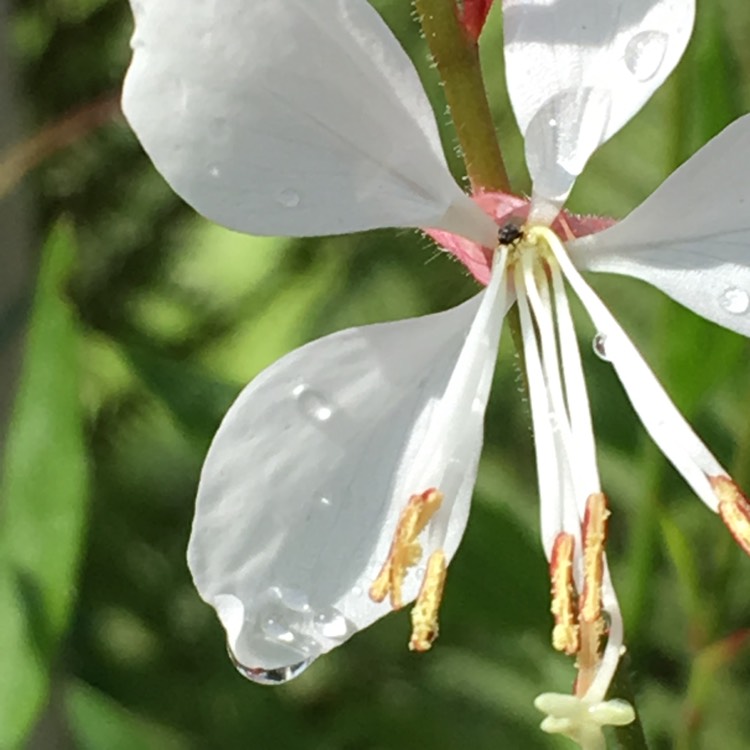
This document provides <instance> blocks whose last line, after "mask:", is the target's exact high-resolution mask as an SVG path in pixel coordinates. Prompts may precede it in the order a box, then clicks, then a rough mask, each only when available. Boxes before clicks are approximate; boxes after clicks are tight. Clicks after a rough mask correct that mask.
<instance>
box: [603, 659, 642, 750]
mask: <svg viewBox="0 0 750 750" xmlns="http://www.w3.org/2000/svg"><path fill="white" fill-rule="evenodd" d="M609 691H610V694H611V695H613V696H616V697H617V698H622V699H624V700H626V701H628V703H630V705H631V706H633V707H635V705H636V703H635V690H634V689H633V681H632V680H631V679H630V657H629V655H628V654H627V652H626V653H625V654H623V656H622V658H621V659H620V664H619V666H618V667H617V672H615V676H614V679H613V680H612V685H611V686H610V689H609ZM614 733H615V737H616V738H617V744H618V746H619V748H620V750H648V742H646V735H645V733H644V731H643V724H641V717H640V715H639V714H638V711H636V713H635V721H633V722H632V723H631V724H628V725H627V726H624V727H615V728H614Z"/></svg>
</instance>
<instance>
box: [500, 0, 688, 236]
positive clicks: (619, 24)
mask: <svg viewBox="0 0 750 750" xmlns="http://www.w3.org/2000/svg"><path fill="white" fill-rule="evenodd" d="M503 13H504V33H505V64H506V76H507V80H508V91H509V93H510V99H511V103H512V105H513V111H514V113H515V115H516V120H517V121H518V124H519V127H520V129H521V132H522V133H523V134H524V137H525V139H526V160H527V163H528V166H529V172H530V173H531V177H532V180H533V182H534V209H535V211H534V216H535V218H536V219H538V220H545V221H550V220H551V218H554V214H555V213H556V212H557V210H558V209H559V208H560V206H561V205H562V203H563V202H564V201H565V199H566V198H567V196H568V194H569V193H570V190H571V188H572V187H573V183H574V181H575V178H576V177H577V176H578V175H579V174H580V173H581V171H582V170H583V167H584V166H585V164H586V162H587V161H588V159H589V157H590V156H591V154H592V153H593V152H594V151H595V150H596V149H597V148H598V147H599V146H600V145H601V144H602V143H604V142H605V141H606V140H608V139H609V138H611V137H612V136H613V135H614V134H615V133H616V132H617V131H618V130H619V129H620V128H621V127H622V126H623V125H625V123H627V122H628V120H630V118H631V117H633V116H634V115H635V114H636V113H637V112H638V111H639V110H640V108H641V107H642V106H643V105H644V104H645V103H646V101H648V99H649V97H650V96H651V95H652V94H653V93H654V91H656V89H657V88H658V87H659V86H661V84H662V83H663V82H664V80H665V79H666V77H667V76H668V75H669V73H670V72H671V71H672V69H673V68H674V67H675V65H676V64H677V62H678V61H679V59H680V57H681V56H682V53H683V51H684V50H685V46H686V45H687V42H688V39H689V38H690V33H691V31H692V28H693V19H694V16H695V2H694V0H598V1H597V2H594V3H592V2H591V1H590V0H557V1H556V2H549V0H505V2H504V3H503Z"/></svg>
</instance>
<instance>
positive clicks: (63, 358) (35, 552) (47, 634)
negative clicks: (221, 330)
mask: <svg viewBox="0 0 750 750" xmlns="http://www.w3.org/2000/svg"><path fill="white" fill-rule="evenodd" d="M74 252H75V240H74V236H73V232H72V230H71V229H70V227H68V226H67V225H65V224H58V225H57V226H56V227H55V228H54V229H53V230H52V232H51V233H50V236H49V238H48V241H47V243H46V244H45V247H44V251H43V256H42V263H41V268H40V271H39V276H38V281H37V289H36V294H35V300H34V306H33V310H32V314H31V320H30V326H29V332H28V338H27V344H26V353H25V357H24V365H23V371H22V376H21V381H20V385H19V390H18V394H17V397H16V402H15V406H14V411H13V417H12V421H11V425H10V431H9V435H8V438H9V439H8V448H7V451H6V454H5V457H4V474H3V481H2V493H0V498H1V499H2V505H1V506H0V520H1V523H2V528H1V529H0V638H2V642H3V644H4V646H3V651H4V665H3V667H4V668H3V669H2V670H0V748H12V747H17V746H18V745H19V743H21V742H22V740H23V738H24V736H25V735H26V733H27V731H28V730H29V728H30V726H31V724H32V723H33V720H34V718H35V716H36V714H37V713H38V711H39V710H40V708H41V707H42V705H43V704H44V700H45V697H46V693H47V682H48V670H49V668H50V662H51V661H52V656H53V652H54V649H55V646H56V643H57V641H58V640H59V638H60V635H61V634H62V632H63V630H64V628H65V625H66V622H67V620H68V617H69V614H70V612H71V608H72V605H73V603H74V599H75V591H76V585H75V579H76V575H77V570H78V561H79V557H80V550H81V543H82V538H83V535H84V529H85V522H86V513H87V506H88V466H87V461H86V445H85V441H84V434H83V426H82V414H81V408H80V403H79V391H78V388H79V372H78V369H79V368H78V348H77V345H78V330H77V325H76V321H75V318H74V315H73V313H72V310H71V308H70V306H69V304H68V303H67V301H66V300H65V298H64V287H65V284H66V281H67V278H68V274H69V270H70V267H71V264H72V261H73V256H74Z"/></svg>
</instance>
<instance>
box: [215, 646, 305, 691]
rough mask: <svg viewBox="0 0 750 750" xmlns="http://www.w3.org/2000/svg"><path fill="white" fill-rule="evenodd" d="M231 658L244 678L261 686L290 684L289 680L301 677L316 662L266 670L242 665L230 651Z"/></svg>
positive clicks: (301, 662) (303, 662) (302, 662)
mask: <svg viewBox="0 0 750 750" xmlns="http://www.w3.org/2000/svg"><path fill="white" fill-rule="evenodd" d="M229 658H230V659H231V660H232V664H234V667H235V669H236V670H237V671H238V672H239V673H240V674H241V675H242V676H243V677H244V678H246V679H248V680H251V681H252V682H257V683H258V684H260V685H282V684H283V683H285V682H289V680H293V679H294V678H295V677H299V675H301V674H302V673H303V672H304V671H305V670H306V669H307V668H308V667H309V666H310V665H311V664H312V663H313V662H314V661H315V659H305V660H303V661H300V662H297V663H296V664H290V665H289V666H287V667H273V668H271V669H266V668H265V667H247V666H245V665H244V664H241V663H240V662H239V661H237V658H236V657H235V656H234V654H233V653H232V652H231V651H229Z"/></svg>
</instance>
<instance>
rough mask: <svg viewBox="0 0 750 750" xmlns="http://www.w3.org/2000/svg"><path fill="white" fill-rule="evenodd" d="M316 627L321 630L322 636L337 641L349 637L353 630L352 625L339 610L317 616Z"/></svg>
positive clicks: (320, 613)
mask: <svg viewBox="0 0 750 750" xmlns="http://www.w3.org/2000/svg"><path fill="white" fill-rule="evenodd" d="M315 625H316V627H317V628H318V629H319V630H320V633H321V635H323V636H325V637H326V638H333V639H335V640H339V639H341V638H344V637H345V636H347V635H348V634H349V632H350V629H351V625H350V623H349V622H348V621H347V619H346V617H344V615H342V614H341V612H339V611H338V610H337V609H332V610H330V611H329V612H319V613H318V614H317V615H315Z"/></svg>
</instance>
